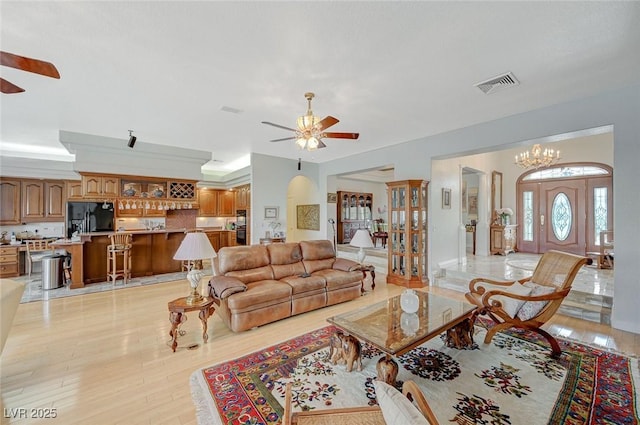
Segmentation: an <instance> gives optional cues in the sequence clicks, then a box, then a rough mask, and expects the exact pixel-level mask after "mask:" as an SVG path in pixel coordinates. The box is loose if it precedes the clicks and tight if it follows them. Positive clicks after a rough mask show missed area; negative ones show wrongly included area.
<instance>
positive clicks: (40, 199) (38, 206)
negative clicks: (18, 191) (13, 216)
mask: <svg viewBox="0 0 640 425" xmlns="http://www.w3.org/2000/svg"><path fill="white" fill-rule="evenodd" d="M34 218H44V182H41V181H31V180H23V181H22V219H23V220H25V219H26V220H29V219H34Z"/></svg>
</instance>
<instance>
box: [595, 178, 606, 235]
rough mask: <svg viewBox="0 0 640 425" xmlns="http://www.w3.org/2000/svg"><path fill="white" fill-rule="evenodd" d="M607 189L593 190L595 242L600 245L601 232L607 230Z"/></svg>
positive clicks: (597, 188) (598, 188)
mask: <svg viewBox="0 0 640 425" xmlns="http://www.w3.org/2000/svg"><path fill="white" fill-rule="evenodd" d="M607 213H608V211H607V188H606V187H596V188H594V189H593V227H594V229H593V240H594V241H596V245H600V232H601V231H604V230H607V226H608V222H607V216H608V214H607Z"/></svg>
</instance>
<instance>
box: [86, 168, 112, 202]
mask: <svg viewBox="0 0 640 425" xmlns="http://www.w3.org/2000/svg"><path fill="white" fill-rule="evenodd" d="M119 191H120V179H119V178H118V177H115V176H101V175H93V174H83V175H82V196H83V197H85V198H108V197H111V198H115V197H116V196H118V195H119Z"/></svg>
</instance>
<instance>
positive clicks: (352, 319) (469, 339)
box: [327, 291, 476, 385]
mask: <svg viewBox="0 0 640 425" xmlns="http://www.w3.org/2000/svg"><path fill="white" fill-rule="evenodd" d="M416 294H417V295H418V299H419V307H418V311H417V312H416V313H413V314H409V313H405V312H403V311H402V308H401V307H400V295H397V296H395V297H392V298H389V299H388V300H385V301H381V302H378V303H375V304H371V305H369V306H366V307H363V308H360V309H357V310H354V311H350V312H347V313H343V314H339V315H337V316H333V317H329V318H328V319H327V321H328V322H329V323H332V324H334V325H335V326H337V327H338V328H340V329H341V330H342V331H343V332H344V333H345V334H348V335H353V336H354V337H356V338H357V339H359V340H361V341H366V342H368V343H370V344H371V345H373V346H375V347H377V348H378V349H380V350H381V351H382V352H384V353H385V354H386V356H385V357H383V358H381V359H380V361H379V362H378V366H377V371H378V379H379V380H383V381H391V382H387V383H389V384H391V385H393V384H394V383H395V377H396V375H397V369H398V366H397V364H396V363H395V361H394V360H393V359H392V358H391V357H392V356H400V355H402V354H404V353H406V352H408V351H410V350H411V349H413V348H415V347H417V346H419V345H421V344H423V343H424V342H426V341H428V340H430V339H431V338H433V337H435V336H438V335H440V334H441V333H443V332H445V331H449V332H447V334H448V335H447V339H450V338H454V339H455V340H456V341H457V340H464V341H466V343H465V344H461V345H459V344H457V343H454V344H453V345H451V344H450V343H449V341H447V345H449V346H455V347H456V348H465V346H466V345H473V325H474V321H475V320H474V319H475V317H474V314H473V313H474V311H475V309H476V306H475V305H473V304H469V303H467V302H465V301H457V300H453V299H450V298H446V297H443V296H439V295H434V294H430V293H428V292H422V291H416ZM449 333H451V334H452V335H449ZM457 333H461V334H463V335H462V336H461V337H460V336H456V335H455V334H457ZM464 333H466V335H464ZM381 369H382V370H381ZM394 369H395V374H394V373H393V371H394ZM381 378H382V379H381Z"/></svg>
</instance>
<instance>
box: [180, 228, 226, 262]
mask: <svg viewBox="0 0 640 425" xmlns="http://www.w3.org/2000/svg"><path fill="white" fill-rule="evenodd" d="M214 257H217V255H216V251H215V250H214V249H213V246H211V242H209V238H207V235H206V234H204V233H202V232H191V233H187V234H186V235H185V237H184V239H183V240H182V243H181V244H180V247H179V248H178V250H177V251H176V253H175V255H174V256H173V259H174V260H204V259H205V258H214Z"/></svg>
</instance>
